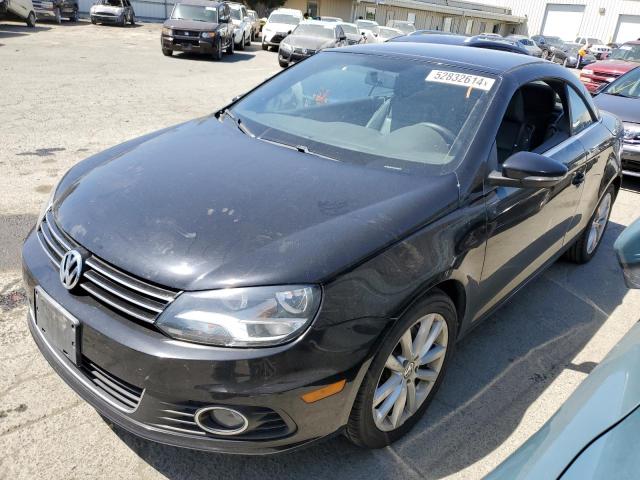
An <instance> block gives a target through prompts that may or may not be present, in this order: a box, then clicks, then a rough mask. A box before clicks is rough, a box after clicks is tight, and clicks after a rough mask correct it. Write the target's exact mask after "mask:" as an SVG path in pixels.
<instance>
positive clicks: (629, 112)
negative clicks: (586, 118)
mask: <svg viewBox="0 0 640 480" xmlns="http://www.w3.org/2000/svg"><path fill="white" fill-rule="evenodd" d="M593 101H594V103H595V104H596V105H597V106H598V108H599V109H600V110H605V111H607V112H610V113H613V114H614V115H615V116H616V117H618V118H619V119H620V120H622V121H623V122H632V123H640V99H638V98H625V97H617V96H615V95H609V94H607V93H601V94H599V95H597V96H596V97H595V98H594V99H593Z"/></svg>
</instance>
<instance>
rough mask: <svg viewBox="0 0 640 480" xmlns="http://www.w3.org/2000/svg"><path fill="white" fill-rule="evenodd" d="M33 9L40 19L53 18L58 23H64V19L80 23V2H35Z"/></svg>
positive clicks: (70, 0) (63, 0) (67, 0)
mask: <svg viewBox="0 0 640 480" xmlns="http://www.w3.org/2000/svg"><path fill="white" fill-rule="evenodd" d="M33 8H34V9H35V12H36V15H37V16H38V18H53V19H54V21H55V22H56V23H62V17H65V18H68V19H69V20H70V21H72V22H77V21H78V0H33Z"/></svg>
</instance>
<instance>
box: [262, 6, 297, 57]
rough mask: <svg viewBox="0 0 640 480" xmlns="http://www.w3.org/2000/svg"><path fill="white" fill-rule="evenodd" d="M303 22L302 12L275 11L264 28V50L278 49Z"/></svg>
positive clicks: (292, 10)
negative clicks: (285, 38) (284, 39)
mask: <svg viewBox="0 0 640 480" xmlns="http://www.w3.org/2000/svg"><path fill="white" fill-rule="evenodd" d="M301 21H302V12H301V11H300V10H295V9H292V8H278V9H277V10H274V11H273V12H272V13H271V15H269V18H268V20H267V23H265V25H264V27H262V49H263V50H266V49H268V48H269V47H277V46H278V45H280V42H281V41H282V39H283V38H284V37H286V36H287V35H289V34H290V33H291V31H292V30H293V29H294V28H296V27H297V26H298V24H299V23H300V22H301Z"/></svg>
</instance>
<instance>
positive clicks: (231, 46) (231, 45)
mask: <svg viewBox="0 0 640 480" xmlns="http://www.w3.org/2000/svg"><path fill="white" fill-rule="evenodd" d="M235 46H236V44H235V42H234V41H233V36H232V37H231V38H230V39H229V46H228V47H227V55H233V53H234V52H235V51H236V48H235Z"/></svg>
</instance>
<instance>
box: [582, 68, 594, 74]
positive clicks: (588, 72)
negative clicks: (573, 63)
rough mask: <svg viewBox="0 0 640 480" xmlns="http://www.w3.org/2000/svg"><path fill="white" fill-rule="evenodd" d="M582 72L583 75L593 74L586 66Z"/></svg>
mask: <svg viewBox="0 0 640 480" xmlns="http://www.w3.org/2000/svg"><path fill="white" fill-rule="evenodd" d="M582 73H584V74H585V75H593V70H589V69H588V68H583V69H582Z"/></svg>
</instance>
